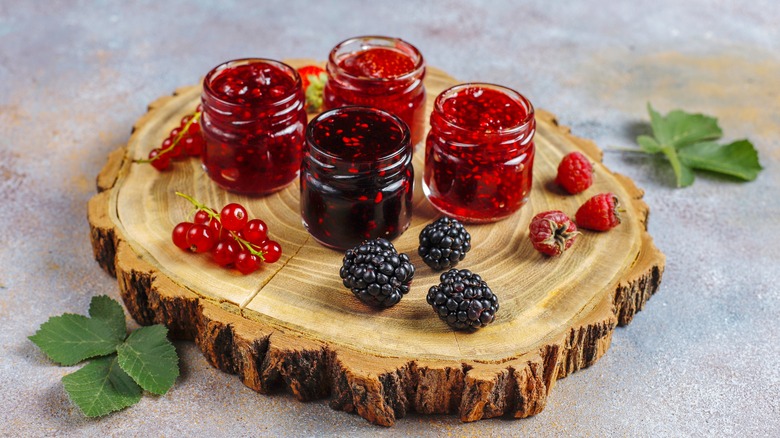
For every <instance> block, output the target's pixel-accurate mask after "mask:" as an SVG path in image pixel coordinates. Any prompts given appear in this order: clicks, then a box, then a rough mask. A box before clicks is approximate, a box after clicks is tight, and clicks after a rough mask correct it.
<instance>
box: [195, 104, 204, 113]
mask: <svg viewBox="0 0 780 438" xmlns="http://www.w3.org/2000/svg"><path fill="white" fill-rule="evenodd" d="M202 111H203V105H201V104H198V106H196V107H195V112H196V113H199V112H202Z"/></svg>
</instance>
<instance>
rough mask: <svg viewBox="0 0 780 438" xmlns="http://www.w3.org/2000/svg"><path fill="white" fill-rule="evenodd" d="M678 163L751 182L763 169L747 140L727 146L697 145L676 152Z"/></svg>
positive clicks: (751, 144) (711, 143)
mask: <svg viewBox="0 0 780 438" xmlns="http://www.w3.org/2000/svg"><path fill="white" fill-rule="evenodd" d="M678 155H679V158H680V161H682V162H683V163H684V164H685V165H686V166H688V167H691V168H694V169H702V170H709V171H711V172H717V173H722V174H726V175H731V176H733V177H736V178H740V179H743V180H746V181H752V180H754V179H756V177H757V176H758V172H760V171H761V169H763V168H762V167H761V164H760V163H759V162H758V152H757V151H756V149H755V147H753V143H751V142H749V141H748V140H738V141H735V142H733V143H729V144H727V145H719V144H717V143H714V142H704V143H697V144H693V145H690V146H687V147H685V148H682V149H680V150H679V151H678Z"/></svg>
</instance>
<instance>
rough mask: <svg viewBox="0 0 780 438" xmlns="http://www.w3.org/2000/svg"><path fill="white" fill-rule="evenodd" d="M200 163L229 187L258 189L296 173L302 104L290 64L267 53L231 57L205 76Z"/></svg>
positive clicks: (300, 147)
mask: <svg viewBox="0 0 780 438" xmlns="http://www.w3.org/2000/svg"><path fill="white" fill-rule="evenodd" d="M201 100H202V103H203V116H202V118H203V119H202V121H201V130H202V131H203V136H204V138H205V140H206V148H205V151H204V153H203V156H202V159H203V166H204V168H205V169H206V172H207V173H208V175H209V177H211V179H212V180H214V182H216V183H217V184H218V185H220V186H221V187H223V188H225V189H227V190H230V191H232V192H237V193H244V194H250V195H262V194H266V193H271V192H273V191H276V190H279V189H281V188H282V187H284V186H286V185H287V184H289V183H290V182H292V181H294V180H295V178H296V177H297V176H298V172H299V169H300V165H301V159H302V158H303V142H304V131H305V129H306V110H305V108H304V103H305V102H304V95H303V89H302V88H301V79H300V77H299V76H298V73H297V72H296V71H295V69H294V68H292V67H290V66H288V65H286V64H283V63H281V62H278V61H273V60H269V59H242V60H236V61H229V62H227V63H225V64H222V65H220V66H218V67H216V68H214V69H213V70H211V71H210V72H209V73H208V75H206V78H205V79H204V80H203V93H202V95H201Z"/></svg>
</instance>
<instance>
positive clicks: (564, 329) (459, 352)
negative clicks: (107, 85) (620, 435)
mask: <svg viewBox="0 0 780 438" xmlns="http://www.w3.org/2000/svg"><path fill="white" fill-rule="evenodd" d="M290 63H292V64H293V65H303V64H304V63H311V61H307V60H299V61H290ZM456 83H457V81H456V80H455V79H453V78H452V77H450V76H448V75H447V74H446V73H444V72H442V71H440V70H437V69H435V68H430V69H429V71H428V75H427V77H426V88H427V90H428V95H429V97H428V107H429V109H430V106H431V105H432V103H433V98H434V97H435V96H436V95H437V94H438V93H439V92H440V91H442V90H444V89H445V88H447V87H449V86H450V85H454V84H456ZM199 96H200V89H199V87H197V86H191V87H183V88H181V89H179V90H177V91H176V92H175V93H174V94H173V95H172V96H166V97H163V98H160V99H158V100H157V101H155V102H153V103H152V104H151V105H150V106H149V111H148V112H147V113H146V114H145V115H144V116H143V117H141V119H139V121H138V122H137V123H136V125H135V126H134V128H133V134H132V136H131V138H130V140H129V142H128V144H127V146H126V147H124V148H122V149H119V150H117V151H114V152H113V153H111V154H110V155H109V157H108V162H107V164H106V166H105V167H104V169H103V171H101V173H100V174H99V175H98V178H97V186H98V194H96V195H95V196H94V197H93V198H92V199H91V200H90V201H89V205H88V219H89V223H90V227H91V240H92V246H93V251H94V255H95V259H96V260H97V261H98V264H99V265H100V266H101V267H102V268H103V269H104V270H106V272H108V273H109V274H111V275H114V276H116V277H117V281H118V284H119V289H120V292H121V295H122V298H123V299H124V302H125V305H126V307H127V309H128V311H129V312H130V314H131V315H132V316H133V318H135V319H136V321H138V322H139V323H140V324H153V323H163V324H166V325H167V326H168V327H169V328H170V330H171V333H172V335H174V336H176V337H179V338H182V339H193V340H195V342H196V344H197V345H198V347H199V348H200V349H201V350H202V351H203V354H204V356H205V357H206V359H207V360H208V361H209V362H210V363H211V364H212V365H214V366H215V367H217V368H219V369H221V370H223V371H226V372H230V373H235V374H238V375H239V376H240V378H241V380H242V381H243V382H244V384H245V385H247V386H248V387H250V388H252V389H254V390H256V391H258V392H261V393H264V394H270V393H274V392H277V391H289V392H291V393H292V394H293V395H294V396H295V397H296V398H297V399H299V400H301V401H309V400H317V399H325V398H329V399H330V405H331V406H332V407H333V408H334V409H338V410H343V411H346V412H354V413H357V414H358V415H360V416H362V417H363V418H365V419H367V420H368V421H370V422H372V423H375V424H380V425H385V426H389V425H392V424H394V423H395V421H396V420H397V419H399V418H402V417H404V416H405V415H406V414H407V413H409V412H419V413H428V414H442V413H444V414H456V415H458V416H459V417H460V418H461V419H462V420H463V421H475V420H479V419H483V418H493V417H500V416H506V417H515V418H524V417H528V416H531V415H535V414H537V413H539V412H541V411H542V409H544V406H545V404H546V401H547V398H548V397H549V395H550V391H551V389H552V387H553V386H554V385H555V382H556V380H557V379H560V378H563V377H565V376H567V375H569V374H571V373H573V372H575V371H577V370H579V369H581V368H584V367H587V366H590V365H591V364H593V363H594V362H595V361H597V360H598V359H599V358H600V357H601V356H602V355H603V354H604V353H605V352H606V350H607V349H608V347H609V345H610V341H611V338H612V333H613V331H614V329H615V327H616V326H617V325H625V324H628V323H629V322H630V321H631V319H632V318H633V316H634V315H635V314H636V312H638V311H639V310H641V309H642V308H643V307H644V304H645V302H646V301H647V300H648V299H649V298H650V297H651V296H652V295H653V294H654V293H655V292H656V290H657V289H658V286H659V284H660V281H661V276H662V274H663V268H664V256H663V254H662V253H661V252H660V251H659V250H658V249H657V248H656V247H655V246H654V244H653V241H652V238H651V237H650V235H649V234H648V233H647V230H646V226H647V215H648V211H649V210H648V207H647V205H646V204H645V203H644V202H643V201H642V195H643V192H642V190H640V189H639V188H637V187H636V186H635V185H634V183H633V182H632V181H631V180H630V179H629V178H627V177H625V176H622V175H617V174H614V173H612V172H610V171H609V169H607V168H606V167H604V166H603V165H602V164H601V163H600V161H601V151H600V150H599V149H598V147H596V145H595V144H593V143H592V142H590V141H587V140H583V139H580V138H578V137H575V136H573V135H571V134H570V133H569V130H568V129H567V128H565V127H562V126H559V125H558V123H557V121H556V120H555V118H554V116H553V115H552V114H550V113H548V112H545V111H541V110H539V111H537V124H538V128H537V136H536V145H537V157H536V161H535V164H534V188H533V189H532V193H531V197H530V200H529V203H528V205H526V206H525V207H523V209H522V210H521V211H520V212H518V213H517V214H515V215H513V216H512V217H511V218H509V219H506V220H504V221H501V222H498V223H495V224H487V225H473V226H467V228H468V229H469V231H470V233H471V234H472V236H473V238H472V240H473V249H472V251H471V252H470V253H469V254H468V256H467V257H466V259H465V260H464V261H463V262H462V263H461V265H460V266H459V267H463V268H469V269H472V270H474V271H475V272H479V273H480V274H481V275H482V276H483V277H484V278H485V279H486V280H487V281H488V283H489V284H490V285H491V288H492V289H493V290H494V291H495V292H496V294H498V295H499V298H500V300H501V309H500V310H499V313H498V314H497V319H496V322H495V323H494V324H492V325H491V326H489V327H487V328H485V329H482V330H480V331H478V332H476V333H470V334H467V333H456V332H452V331H450V329H449V328H448V327H447V326H446V325H445V324H444V323H443V322H441V321H440V320H438V317H437V316H436V315H435V314H434V313H433V311H432V310H431V309H430V307H429V306H428V305H427V304H426V303H425V294H426V292H427V288H428V287H430V286H431V285H433V284H435V283H436V282H437V281H438V273H435V272H432V271H431V270H430V269H428V268H427V267H426V266H424V264H423V263H422V261H421V260H420V259H419V257H418V256H417V255H416V239H417V234H418V233H419V231H420V230H421V229H422V227H423V226H424V225H425V224H426V223H428V222H430V221H432V220H433V219H435V218H436V217H437V214H436V212H435V211H434V210H433V209H432V208H431V207H430V205H428V203H427V201H426V200H425V199H424V196H423V195H422V193H421V190H420V184H419V181H420V176H421V175H420V174H421V172H422V155H423V151H422V149H424V147H418V151H417V154H416V157H415V170H416V173H417V175H416V177H417V181H416V182H417V184H416V185H417V187H416V188H415V192H416V193H415V206H414V208H415V213H414V220H413V223H412V226H411V227H410V229H409V230H408V231H407V232H406V233H405V234H404V235H402V236H401V237H400V238H398V239H397V240H396V242H394V243H395V245H396V247H397V248H398V249H399V251H402V252H407V253H409V254H410V256H411V257H412V262H413V263H414V264H415V266H416V267H417V268H418V272H417V274H416V277H415V280H414V283H413V285H412V290H411V292H410V293H409V294H408V295H407V296H406V297H404V299H403V300H402V301H401V303H400V304H398V305H397V306H395V307H393V308H391V309H388V310H385V311H381V312H380V311H376V310H373V309H370V308H368V307H366V306H364V305H363V304H362V303H360V302H359V301H357V300H356V299H355V298H354V297H352V295H351V293H350V292H349V291H348V290H346V289H344V288H343V286H341V285H340V279H339V278H338V267H339V266H340V263H341V256H342V255H341V254H339V253H337V252H335V251H332V250H329V249H326V248H323V247H321V246H319V245H318V244H317V243H315V242H314V241H313V240H312V239H309V238H308V234H307V233H306V231H305V230H304V229H303V227H302V225H301V223H300V217H299V212H298V204H297V202H298V195H297V191H298V187H297V184H294V185H291V186H290V187H288V188H287V189H284V190H282V191H280V192H278V193H275V194H273V195H271V196H268V197H264V198H246V197H242V196H237V195H233V194H230V193H226V192H224V191H222V190H221V189H219V188H217V187H216V186H215V185H213V184H212V183H211V181H210V180H209V179H208V177H207V176H206V175H205V174H203V172H202V171H201V168H200V164H199V163H198V162H197V160H196V159H190V160H185V161H177V162H174V164H173V166H174V170H173V171H171V172H162V173H160V172H157V171H155V170H154V169H152V168H151V167H150V166H148V165H143V164H137V163H134V162H133V160H134V159H137V158H141V157H144V156H145V155H146V154H148V152H149V150H151V149H152V148H154V147H157V146H159V144H160V143H161V142H162V140H163V139H164V138H165V137H166V136H167V134H168V131H170V129H171V128H173V127H174V126H176V124H178V121H179V120H180V119H181V117H182V116H184V115H186V114H188V113H191V112H192V111H193V110H194V108H195V106H196V105H197V103H198V99H199ZM572 150H580V151H582V152H583V153H585V154H586V155H588V156H589V157H590V158H591V159H592V160H593V161H594V163H595V167H596V175H597V176H596V182H595V183H594V187H592V188H591V189H589V190H588V191H586V192H584V193H583V194H580V195H575V196H570V195H565V194H563V193H562V192H560V191H559V190H557V189H556V187H555V185H554V184H552V179H553V178H554V175H555V168H557V163H558V162H559V161H560V158H561V157H562V156H563V155H564V154H565V153H568V152H570V151H572ZM176 190H178V191H184V192H187V193H189V194H191V195H194V196H195V197H196V198H198V199H200V200H201V201H203V202H205V203H206V204H208V205H211V206H212V207H216V208H220V207H221V206H222V205H224V204H226V203H227V202H233V201H236V202H241V203H242V204H244V205H247V206H248V208H249V210H250V215H252V216H254V217H260V218H262V219H264V220H265V221H266V222H267V223H268V224H269V228H270V235H271V237H272V238H274V239H275V240H278V241H279V242H281V243H282V247H283V251H284V254H283V258H282V259H281V260H280V261H279V262H277V263H276V264H273V265H267V266H265V267H264V269H262V270H261V271H259V272H258V273H255V274H252V275H249V276H242V275H240V274H238V273H237V272H234V271H229V270H225V269H222V268H219V267H218V266H217V265H216V264H214V263H213V262H211V261H210V260H209V257H208V256H207V255H194V254H188V253H184V252H182V251H180V250H178V249H177V248H175V247H174V246H173V244H172V243H171V242H170V232H171V230H172V228H173V226H174V225H175V224H176V223H178V222H180V221H183V220H185V219H187V217H186V216H187V214H188V213H189V206H188V205H187V203H186V202H185V201H182V200H180V199H178V198H177V197H176V196H175V195H174V194H173V193H174V191H176ZM604 191H611V192H613V193H615V194H616V195H617V196H618V197H619V198H620V199H621V201H622V202H623V204H624V205H625V208H626V213H625V216H624V218H625V220H624V222H623V223H622V224H621V225H620V226H619V227H618V228H615V229H614V230H611V231H610V232H607V233H593V232H587V231H586V232H585V233H584V234H583V235H582V236H581V237H580V239H579V240H578V242H576V243H575V245H574V246H573V247H572V248H571V250H569V251H568V252H567V253H565V254H564V256H562V257H561V258H558V259H547V258H545V257H543V256H541V255H540V254H538V253H536V252H535V251H534V250H533V249H532V248H531V245H530V242H529V241H528V235H527V228H528V222H529V221H530V218H531V216H532V215H533V214H534V213H536V212H539V211H543V210H547V209H560V210H563V211H565V212H567V213H569V214H570V215H573V213H574V212H575V211H576V208H577V207H578V206H579V205H580V204H582V202H584V200H586V199H587V198H588V197H590V196H592V195H594V194H596V193H599V192H604ZM228 200H230V201H228ZM626 371H627V372H629V370H626Z"/></svg>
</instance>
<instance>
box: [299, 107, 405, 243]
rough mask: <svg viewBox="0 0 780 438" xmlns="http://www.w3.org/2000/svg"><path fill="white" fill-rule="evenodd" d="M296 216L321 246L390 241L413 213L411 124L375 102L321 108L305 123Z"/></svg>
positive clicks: (403, 228) (397, 234)
mask: <svg viewBox="0 0 780 438" xmlns="http://www.w3.org/2000/svg"><path fill="white" fill-rule="evenodd" d="M306 144H307V147H308V149H307V153H306V155H305V156H304V159H303V164H302V165H301V198H300V202H301V216H302V219H303V225H304V227H306V229H307V230H308V231H309V233H310V234H311V235H312V236H313V237H314V238H315V239H316V240H317V241H319V242H320V243H322V244H323V245H325V246H328V247H332V248H338V249H346V248H351V247H353V246H355V245H357V244H359V243H360V242H362V241H363V240H366V239H374V238H377V237H384V238H386V239H393V238H395V237H398V236H399V235H401V233H403V232H404V231H405V230H406V229H407V228H408V227H409V224H410V222H411V218H412V193H413V188H414V169H413V168H412V146H411V143H410V136H409V128H408V127H407V126H406V124H405V123H404V122H403V121H402V120H401V119H400V118H398V117H396V116H394V115H392V114H390V113H388V112H386V111H382V110H379V109H376V108H368V107H358V106H348V107H342V108H337V109H333V110H330V111H326V112H323V113H322V114H320V115H318V116H317V117H315V118H314V119H313V120H312V121H311V122H310V123H309V126H308V128H307V129H306Z"/></svg>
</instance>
